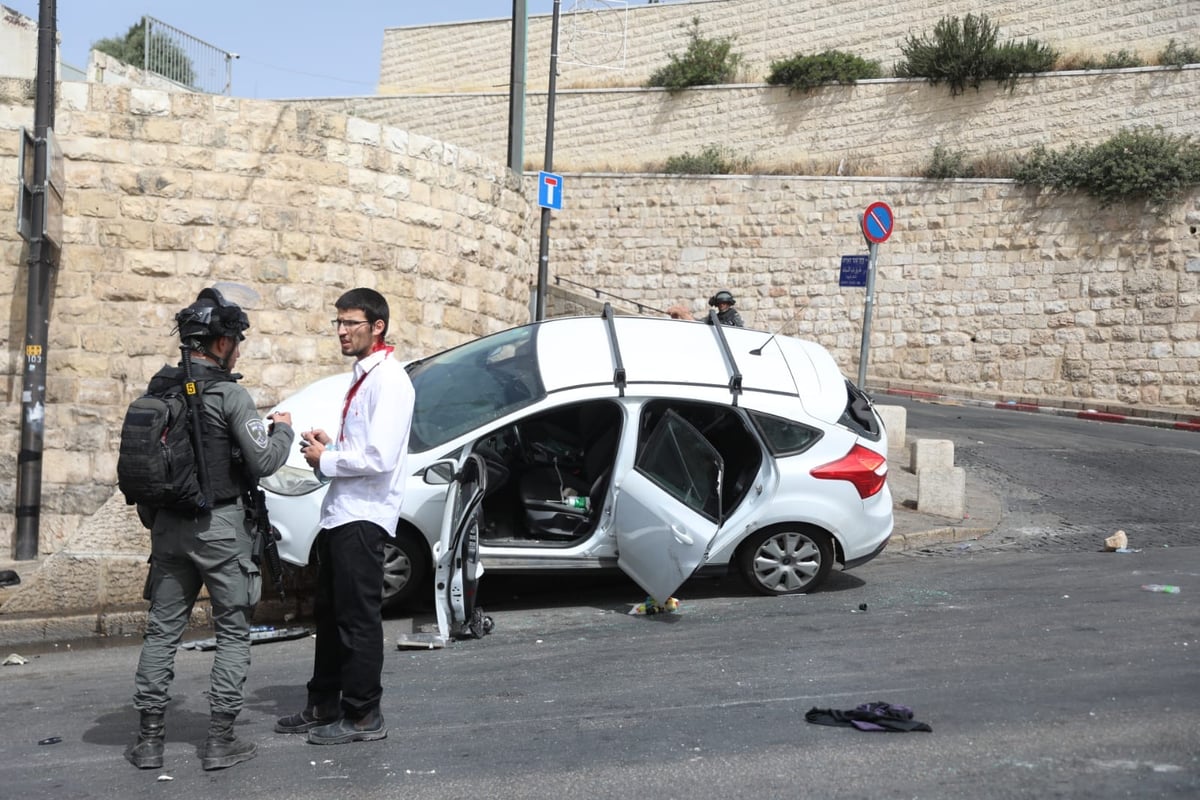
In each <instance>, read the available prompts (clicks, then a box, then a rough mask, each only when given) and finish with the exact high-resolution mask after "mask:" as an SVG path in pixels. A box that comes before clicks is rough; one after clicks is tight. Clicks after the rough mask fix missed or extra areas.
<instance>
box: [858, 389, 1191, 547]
mask: <svg viewBox="0 0 1200 800" xmlns="http://www.w3.org/2000/svg"><path fill="white" fill-rule="evenodd" d="M881 402H884V401H881ZM886 402H887V403H889V404H892V405H903V406H904V407H905V408H907V409H908V420H907V426H908V438H909V439H910V440H911V439H912V438H914V437H919V436H925V437H935V438H940V439H951V440H953V441H954V461H955V464H956V465H957V466H962V467H966V468H967V471H968V475H969V476H970V480H972V481H974V482H977V483H978V484H981V485H985V486H988V487H989V488H990V489H991V490H992V491H995V492H996V493H997V494H999V495H1000V497H1001V499H1002V505H1003V519H1002V522H1001V524H1000V526H999V527H998V528H997V530H996V531H995V533H994V534H993V535H992V536H989V537H987V540H986V541H985V542H982V543H981V544H983V545H985V546H1006V547H1009V548H1014V549H1020V550H1029V551H1039V552H1088V551H1094V550H1096V549H1098V548H1100V547H1101V546H1102V545H1103V542H1104V539H1105V537H1107V536H1110V535H1111V534H1113V533H1114V532H1115V531H1117V530H1124V531H1125V533H1126V535H1127V536H1128V538H1129V546H1130V547H1131V548H1135V549H1137V548H1154V547H1177V546H1181V545H1200V509H1198V508H1197V504H1196V499H1195V498H1196V473H1197V469H1198V468H1200V433H1196V432H1194V431H1178V430H1172V429H1164V428H1153V427H1146V426H1140V425H1131V424H1120V423H1111V422H1097V421H1093V420H1081V419H1077V418H1073V417H1060V416H1054V415H1050V414H1034V413H1028V412H1021V411H1003V410H996V409H990V408H980V407H975V406H954V405H941V404H929V403H920V402H915V401H908V400H902V399H895V400H894V399H893V398H887V400H886Z"/></svg>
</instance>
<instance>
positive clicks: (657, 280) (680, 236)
mask: <svg viewBox="0 0 1200 800" xmlns="http://www.w3.org/2000/svg"><path fill="white" fill-rule="evenodd" d="M564 194H565V197H566V198H568V202H567V204H566V205H567V207H566V209H564V211H563V212H562V213H561V214H559V215H556V217H555V219H554V222H553V225H552V227H551V252H550V259H549V266H550V271H551V274H552V275H556V276H562V277H566V278H568V279H570V280H573V281H575V282H578V283H580V284H582V285H584V286H589V287H594V288H596V289H601V290H603V291H606V292H611V293H613V294H616V295H619V296H621V297H626V298H632V299H634V300H637V301H640V302H645V303H647V304H649V305H651V306H654V307H657V308H666V307H668V306H670V305H673V304H675V303H678V302H683V303H685V304H690V305H691V308H692V311H693V312H694V313H695V314H697V315H700V314H702V313H705V312H706V311H707V308H706V305H705V301H706V299H707V298H708V297H709V296H710V295H711V294H712V292H713V291H715V290H717V289H722V288H726V289H729V290H731V291H732V292H733V294H734V295H735V296H736V297H737V299H738V309H739V310H740V311H741V313H742V315H743V317H745V318H746V321H747V324H748V325H750V326H753V327H757V328H760V329H762V330H772V331H773V330H776V329H779V328H782V330H783V332H785V333H789V334H794V335H798V336H801V337H804V338H811V339H814V340H816V341H819V342H821V343H822V344H824V345H825V346H826V347H828V348H830V349H831V350H832V351H833V353H834V356H835V357H836V359H837V361H838V363H839V365H840V366H841V367H842V369H843V371H844V372H845V373H846V374H847V375H855V374H856V373H857V371H858V354H859V347H860V344H861V337H862V317H863V306H864V300H865V290H864V289H860V288H842V287H839V285H838V277H839V267H840V257H841V256H842V255H849V254H860V253H865V252H866V246H865V242H864V240H863V236H862V234H861V232H860V230H859V227H858V215H859V214H861V213H862V212H863V211H864V210H865V208H866V207H867V205H868V204H869V203H871V202H873V201H876V200H883V201H886V202H888V203H889V204H890V205H891V206H892V208H893V210H894V212H895V218H896V226H895V233H894V234H893V235H892V237H891V239H890V240H889V241H888V242H886V243H885V244H883V245H881V247H880V255H879V271H878V278H877V282H876V297H875V307H874V312H873V316H874V319H873V323H872V326H871V340H870V342H871V345H870V352H869V358H868V366H869V369H868V372H867V377H868V380H867V383H868V385H869V386H871V387H874V388H880V387H884V386H906V387H909V388H923V389H925V390H930V391H938V392H942V393H946V394H958V395H960V396H977V397H988V398H996V399H1021V400H1029V401H1031V402H1041V403H1043V404H1054V403H1055V402H1063V403H1065V404H1066V405H1067V406H1068V407H1077V408H1100V409H1104V408H1107V407H1109V406H1110V405H1116V406H1121V407H1130V406H1132V407H1138V408H1140V409H1141V411H1142V412H1143V413H1144V412H1148V411H1152V410H1164V411H1167V412H1170V413H1178V414H1181V415H1186V414H1194V413H1195V411H1196V409H1197V408H1200V191H1196V192H1194V193H1193V194H1192V196H1191V197H1190V198H1188V199H1187V201H1186V202H1185V203H1183V204H1182V205H1181V206H1179V207H1178V208H1176V209H1175V210H1174V211H1173V212H1172V213H1170V214H1168V215H1166V216H1163V217H1158V216H1155V215H1153V214H1151V213H1148V212H1146V211H1145V210H1144V209H1142V208H1140V207H1128V206H1121V207H1114V208H1110V209H1100V208H1099V207H1098V206H1097V205H1096V203H1095V202H1094V201H1092V200H1090V199H1088V198H1087V197H1085V196H1079V195H1071V196H1056V195H1050V194H1043V195H1039V194H1038V193H1037V192H1036V191H1034V190H1031V189H1025V188H1022V187H1018V186H1015V185H1013V184H1012V183H1011V182H1008V181H947V182H937V181H924V180H911V179H910V180H886V179H866V178H857V179H856V178H848V179H847V178H843V179H837V178H796V177H774V176H753V177H747V176H730V177H694V178H691V177H672V176H662V175H642V176H619V175H567V176H565V179H564Z"/></svg>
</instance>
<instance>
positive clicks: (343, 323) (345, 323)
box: [329, 319, 370, 331]
mask: <svg viewBox="0 0 1200 800" xmlns="http://www.w3.org/2000/svg"><path fill="white" fill-rule="evenodd" d="M329 322H330V324H332V325H333V328H334V330H337V329H339V328H345V329H346V330H350V331H352V330H354V329H355V328H357V327H358V326H359V325H367V324H369V323H370V320H369V319H331V320H329Z"/></svg>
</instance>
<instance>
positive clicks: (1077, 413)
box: [877, 388, 1200, 433]
mask: <svg viewBox="0 0 1200 800" xmlns="http://www.w3.org/2000/svg"><path fill="white" fill-rule="evenodd" d="M877 393H878V394H883V395H890V396H892V397H907V398H909V399H911V400H925V401H929V402H934V403H953V404H957V405H963V406H974V407H977V408H995V409H999V410H1002V411H1024V412H1026V413H1032V414H1053V415H1055V416H1059V417H1075V418H1076V419H1087V420H1092V421H1094V422H1114V423H1124V424H1128V425H1142V426H1145V427H1151V428H1167V429H1170V430H1177V431H1195V432H1198V433H1200V417H1196V416H1192V415H1180V414H1175V415H1171V414H1162V415H1159V416H1142V412H1140V411H1132V412H1131V413H1126V412H1124V411H1110V410H1100V409H1095V408H1066V407H1062V406H1049V405H1042V404H1040V403H1036V402H1034V403H1031V402H1028V401H1023V400H985V399H978V398H972V397H958V396H955V395H948V394H938V393H936V392H924V391H919V390H915V389H897V388H885V389H879V390H877Z"/></svg>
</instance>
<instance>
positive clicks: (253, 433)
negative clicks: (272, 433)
mask: <svg viewBox="0 0 1200 800" xmlns="http://www.w3.org/2000/svg"><path fill="white" fill-rule="evenodd" d="M246 433H247V434H249V435H250V438H251V439H253V440H254V443H255V444H256V445H258V447H259V449H261V448H264V447H266V446H267V423H265V422H263V421H262V420H261V419H258V418H257V417H255V418H254V419H250V420H246Z"/></svg>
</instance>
